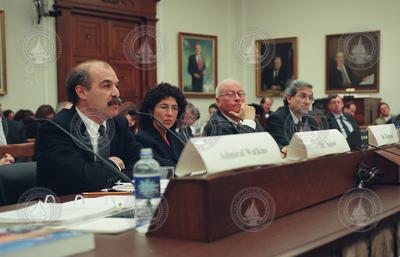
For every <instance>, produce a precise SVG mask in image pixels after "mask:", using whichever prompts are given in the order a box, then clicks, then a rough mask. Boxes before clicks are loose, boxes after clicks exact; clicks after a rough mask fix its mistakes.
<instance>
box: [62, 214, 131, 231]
mask: <svg viewBox="0 0 400 257" xmlns="http://www.w3.org/2000/svg"><path fill="white" fill-rule="evenodd" d="M135 226H136V222H135V219H128V218H100V219H95V220H90V221H85V222H83V223H79V224H74V225H69V226H65V227H64V228H65V229H68V230H74V231H82V232H92V233H101V234H118V233H122V232H125V231H127V230H129V229H134V228H135Z"/></svg>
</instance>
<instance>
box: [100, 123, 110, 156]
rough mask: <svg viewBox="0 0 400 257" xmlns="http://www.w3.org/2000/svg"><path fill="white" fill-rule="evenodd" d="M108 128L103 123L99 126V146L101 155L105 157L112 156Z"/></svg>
mask: <svg viewBox="0 0 400 257" xmlns="http://www.w3.org/2000/svg"><path fill="white" fill-rule="evenodd" d="M105 132H106V128H105V127H104V126H103V125H100V127H99V134H100V136H99V138H98V139H97V147H98V151H99V155H100V156H101V157H103V158H104V159H107V158H108V157H110V142H109V140H108V137H107V134H106V133H105Z"/></svg>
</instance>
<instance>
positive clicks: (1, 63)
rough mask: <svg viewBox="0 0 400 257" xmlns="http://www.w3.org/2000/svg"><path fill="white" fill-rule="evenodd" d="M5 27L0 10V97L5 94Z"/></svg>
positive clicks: (2, 12)
mask: <svg viewBox="0 0 400 257" xmlns="http://www.w3.org/2000/svg"><path fill="white" fill-rule="evenodd" d="M5 29H6V26H5V18H4V11H2V10H0V95H5V94H7V71H6V30H5Z"/></svg>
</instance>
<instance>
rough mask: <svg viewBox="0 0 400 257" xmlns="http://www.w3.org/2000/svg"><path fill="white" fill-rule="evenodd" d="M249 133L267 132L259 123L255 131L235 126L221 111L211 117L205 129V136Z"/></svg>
mask: <svg viewBox="0 0 400 257" xmlns="http://www.w3.org/2000/svg"><path fill="white" fill-rule="evenodd" d="M249 132H265V130H264V128H263V127H262V126H261V124H260V123H259V122H257V121H256V129H253V128H251V127H249V126H246V125H236V124H233V123H232V122H230V121H229V120H228V119H227V118H225V116H223V115H222V113H221V111H219V110H218V111H217V112H215V113H214V114H213V115H211V117H210V120H209V121H208V122H207V124H206V126H205V127H204V132H203V134H204V135H205V136H222V135H232V134H242V133H249Z"/></svg>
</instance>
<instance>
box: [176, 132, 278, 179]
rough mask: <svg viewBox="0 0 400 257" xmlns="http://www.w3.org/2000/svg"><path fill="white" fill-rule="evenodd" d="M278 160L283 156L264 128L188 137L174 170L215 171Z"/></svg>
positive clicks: (185, 171)
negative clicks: (261, 130) (259, 130)
mask: <svg viewBox="0 0 400 257" xmlns="http://www.w3.org/2000/svg"><path fill="white" fill-rule="evenodd" d="M280 162H283V160H282V157H281V153H280V150H279V147H278V145H277V143H276V142H275V140H274V139H273V137H272V136H271V135H270V134H269V133H267V132H262V133H247V134H237V135H226V136H216V137H200V138H191V139H190V141H189V142H188V143H187V144H186V145H185V148H184V149H183V151H182V154H181V156H180V158H179V161H178V164H177V166H176V170H175V174H176V175H177V176H186V175H189V174H194V173H198V172H201V171H205V172H207V173H217V172H222V171H226V170H232V169H237V168H242V167H248V166H256V165H266V164H273V163H280Z"/></svg>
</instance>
